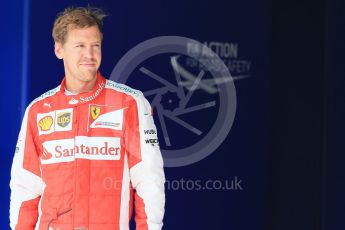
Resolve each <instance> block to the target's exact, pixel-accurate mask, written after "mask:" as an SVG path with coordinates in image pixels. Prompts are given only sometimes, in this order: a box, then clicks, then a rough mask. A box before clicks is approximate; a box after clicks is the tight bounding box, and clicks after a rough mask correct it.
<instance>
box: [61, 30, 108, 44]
mask: <svg viewBox="0 0 345 230" xmlns="http://www.w3.org/2000/svg"><path fill="white" fill-rule="evenodd" d="M101 40H102V35H101V32H100V31H99V29H98V27H97V26H91V27H85V28H78V27H75V26H74V27H73V26H71V27H70V28H68V33H67V37H66V42H100V41H101Z"/></svg>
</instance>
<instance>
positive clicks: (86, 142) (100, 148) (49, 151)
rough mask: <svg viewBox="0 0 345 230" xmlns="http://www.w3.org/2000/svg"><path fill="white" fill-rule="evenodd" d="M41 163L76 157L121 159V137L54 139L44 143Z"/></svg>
mask: <svg viewBox="0 0 345 230" xmlns="http://www.w3.org/2000/svg"><path fill="white" fill-rule="evenodd" d="M43 146H44V151H43V153H42V155H41V164H54V163H61V162H70V161H74V160H75V159H87V160H120V158H121V147H120V139H119V138H115V137H85V136H77V137H75V138H74V139H62V140H52V141H46V142H44V143H43Z"/></svg>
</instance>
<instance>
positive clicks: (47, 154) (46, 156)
mask: <svg viewBox="0 0 345 230" xmlns="http://www.w3.org/2000/svg"><path fill="white" fill-rule="evenodd" d="M52 156H53V154H51V153H50V152H48V151H47V150H46V148H43V153H42V155H41V159H42V160H49V159H50V158H52Z"/></svg>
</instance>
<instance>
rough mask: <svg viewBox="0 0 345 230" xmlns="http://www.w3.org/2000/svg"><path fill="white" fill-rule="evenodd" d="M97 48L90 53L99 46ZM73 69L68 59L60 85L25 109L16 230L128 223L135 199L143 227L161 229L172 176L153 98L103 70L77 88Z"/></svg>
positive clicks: (14, 188)
mask: <svg viewBox="0 0 345 230" xmlns="http://www.w3.org/2000/svg"><path fill="white" fill-rule="evenodd" d="M92 29H94V28H91V29H90V27H88V28H86V29H85V28H84V29H78V30H77V31H76V32H78V33H79V32H81V33H85V31H88V30H92ZM69 33H71V32H69ZM71 34H72V33H71ZM71 39H72V37H71ZM67 44H68V43H67ZM84 46H85V47H87V46H88V43H87V42H85V44H84ZM66 47H67V45H66ZM90 47H91V48H90V50H91V51H89V53H88V51H86V52H85V53H88V55H90V53H91V52H93V51H92V49H97V48H92V47H93V46H92V45H90ZM65 49H67V48H65ZM78 49H79V48H78ZM58 52H59V51H58ZM78 52H79V51H78ZM90 56H92V55H90ZM64 58H66V57H64ZM91 59H92V58H91ZM91 59H90V60H91ZM96 59H97V57H96V58H95V60H96ZM82 60H89V59H87V58H84V57H83V58H82ZM64 61H65V60H64ZM83 62H85V61H83ZM90 63H91V62H88V66H86V67H84V66H82V67H79V66H78V68H80V69H81V70H80V71H85V74H84V75H80V76H88V75H87V74H88V73H89V72H92V71H90V69H92V70H94V69H96V70H97V69H98V66H97V65H98V64H99V63H97V60H96V61H95V63H96V65H95V66H96V68H93V64H90ZM67 64H68V63H67ZM90 65H91V67H90ZM82 68H84V69H82ZM85 69H86V70H85ZM67 70H68V68H67V69H66V63H65V72H66V77H65V78H64V79H63V80H62V83H61V85H60V86H58V87H57V88H55V89H52V90H50V91H48V92H46V93H44V94H43V95H41V96H40V97H38V98H37V99H35V100H34V101H33V102H32V103H31V104H30V105H29V106H28V107H27V110H26V112H25V116H24V119H23V123H22V127H21V131H20V134H19V138H18V143H17V147H16V153H15V156H14V159H13V165H12V172H11V182H10V187H11V204H10V222H11V228H12V229H40V230H42V229H44V230H46V229H54V230H55V229H59V230H72V229H73V230H76V229H78V230H101V229H102V230H107V229H129V221H130V219H131V216H132V207H133V203H134V210H135V221H136V228H137V229H161V227H162V225H163V224H162V219H163V215H164V203H165V196H164V181H165V178H164V171H163V161H162V157H161V153H160V150H159V146H158V141H157V132H156V127H155V125H154V122H153V117H152V113H151V108H150V105H149V103H148V102H147V100H146V99H145V98H144V96H143V94H142V93H141V92H140V91H137V90H134V89H131V88H129V87H128V86H126V85H122V84H118V83H115V82H113V81H110V80H106V79H105V78H104V77H102V76H101V74H100V73H99V72H98V71H96V72H95V73H96V74H95V77H93V75H90V76H92V77H91V78H90V79H91V80H90V81H93V80H94V82H92V87H91V88H90V90H87V91H86V92H83V91H81V92H78V93H75V92H71V91H70V89H73V87H72V86H73V84H71V83H68V82H71V81H69V79H71V78H70V75H68V74H69V73H70V72H71V71H67ZM78 70H79V69H78ZM76 76H77V75H76ZM90 81H87V82H90ZM85 82H86V81H85ZM74 91H75V90H74ZM132 198H133V199H132Z"/></svg>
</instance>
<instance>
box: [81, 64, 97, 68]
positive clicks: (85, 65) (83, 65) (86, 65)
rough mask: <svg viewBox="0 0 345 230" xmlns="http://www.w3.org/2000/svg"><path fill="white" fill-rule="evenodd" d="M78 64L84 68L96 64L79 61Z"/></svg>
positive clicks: (93, 66)
mask: <svg viewBox="0 0 345 230" xmlns="http://www.w3.org/2000/svg"><path fill="white" fill-rule="evenodd" d="M79 66H81V67H85V68H95V67H96V64H95V63H80V64H79Z"/></svg>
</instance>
